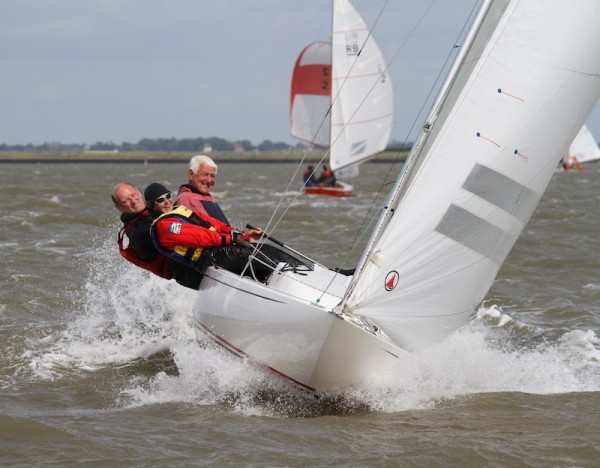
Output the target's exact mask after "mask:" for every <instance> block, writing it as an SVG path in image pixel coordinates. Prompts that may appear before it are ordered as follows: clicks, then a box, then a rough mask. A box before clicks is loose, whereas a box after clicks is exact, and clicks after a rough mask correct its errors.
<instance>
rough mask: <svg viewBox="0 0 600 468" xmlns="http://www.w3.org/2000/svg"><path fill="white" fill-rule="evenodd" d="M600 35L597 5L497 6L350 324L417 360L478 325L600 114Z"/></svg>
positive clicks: (587, 0) (526, 1)
mask: <svg viewBox="0 0 600 468" xmlns="http://www.w3.org/2000/svg"><path fill="white" fill-rule="evenodd" d="M573 24H576V25H578V27H577V28H572V27H565V25H573ZM599 24H600V2H598V1H597V0H581V1H577V2H572V0H552V1H550V0H523V1H495V2H493V4H492V3H491V2H488V5H487V7H485V8H483V9H482V10H481V13H480V16H479V18H478V19H477V21H476V22H475V23H474V26H473V28H472V31H471V33H470V39H469V40H468V42H467V43H466V44H465V48H464V50H463V51H462V55H461V56H460V57H459V58H458V60H457V64H456V66H455V70H456V71H455V73H454V74H453V75H452V76H451V77H450V79H449V81H448V84H447V85H446V86H445V90H444V91H443V93H442V95H441V98H440V99H439V100H438V103H437V104H436V105H435V106H434V108H433V110H432V113H431V115H430V117H429V119H428V121H427V124H426V125H425V127H424V129H423V131H422V134H421V136H420V138H419V140H418V141H417V144H416V145H415V147H414V148H413V151H412V153H411V155H410V157H409V160H408V161H407V164H406V166H407V168H408V169H407V172H406V173H405V174H404V176H403V177H402V178H401V179H400V181H399V182H398V184H397V186H396V187H395V188H394V190H393V192H392V194H391V195H390V198H389V200H388V204H387V208H386V210H385V212H384V214H383V215H382V217H381V220H380V227H379V228H378V229H377V230H376V231H375V233H374V235H373V237H372V239H371V240H370V241H369V246H368V249H367V252H366V253H365V255H364V256H363V259H362V260H361V262H360V263H359V274H357V276H356V277H355V280H354V281H355V282H354V283H353V284H352V285H351V286H350V288H349V294H350V295H349V296H348V297H347V299H346V301H345V302H344V304H343V307H344V309H345V312H347V313H353V314H359V315H362V316H364V317H368V318H369V319H370V320H371V321H373V322H374V323H375V324H377V325H378V326H379V327H380V328H381V329H382V330H383V331H385V333H387V334H388V335H389V336H391V337H392V338H393V339H394V340H395V341H397V342H398V344H399V345H400V346H403V347H405V348H406V349H413V350H414V349H418V348H419V347H421V346H423V345H426V344H429V343H431V342H434V341H437V340H440V339H442V338H443V337H444V336H446V335H447V333H448V332H449V331H451V330H453V329H454V328H455V327H456V326H457V325H458V324H461V323H464V320H465V319H466V317H468V315H469V314H472V312H473V310H474V308H475V307H476V306H477V305H478V304H479V303H480V302H481V301H482V300H483V298H484V296H485V294H486V292H487V291H488V290H489V288H490V286H491V284H492V282H493V280H494V278H495V276H496V273H497V272H498V269H499V268H500V266H501V265H502V262H503V261H504V260H505V258H506V256H507V255H508V253H509V251H510V249H511V248H512V246H513V245H514V243H515V241H516V239H517V237H518V236H519V234H520V233H521V231H522V230H523V228H524V226H525V224H526V223H527V221H528V220H529V218H530V217H531V215H532V213H533V211H534V210H535V208H536V206H537V204H538V201H539V199H540V198H541V196H542V194H543V192H544V190H545V189H546V187H547V185H548V183H549V181H550V178H551V177H552V174H553V173H554V171H555V169H556V166H557V164H558V162H559V161H560V159H561V157H562V155H563V153H564V152H565V150H566V149H567V147H568V145H569V143H570V142H572V141H573V138H574V137H575V135H576V134H577V132H578V131H579V129H580V128H581V127H582V125H583V123H584V121H585V118H586V116H587V115H588V114H589V112H590V111H591V109H592V108H593V106H594V105H595V104H596V102H597V100H598V97H599V92H600V78H599V74H600V54H598V50H597V49H598V46H597V45H598V44H600V28H599V27H598V25H599ZM496 25H498V27H497V28H496ZM582 103H583V105H582Z"/></svg>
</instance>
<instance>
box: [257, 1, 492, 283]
mask: <svg viewBox="0 0 600 468" xmlns="http://www.w3.org/2000/svg"><path fill="white" fill-rule="evenodd" d="M436 1H437V0H431V1H430V2H429V4H428V5H427V6H426V8H425V9H424V10H423V12H422V14H421V15H420V17H419V18H418V20H417V21H416V23H415V24H414V25H413V27H412V28H411V29H410V30H409V32H408V34H407V35H406V37H405V38H404V40H403V41H402V42H401V43H400V44H399V45H398V47H397V48H396V50H395V52H394V53H393V55H392V57H391V59H390V60H389V61H388V60H386V61H385V64H386V65H385V68H384V69H383V70H382V71H381V73H380V74H379V75H378V77H377V79H376V80H374V82H373V86H372V87H371V89H370V90H369V91H368V92H367V93H366V95H365V96H364V97H363V99H362V101H360V103H359V104H358V106H357V107H356V109H355V111H354V112H353V114H352V115H351V116H350V118H349V119H348V121H347V122H346V123H345V124H344V127H343V128H342V130H341V131H340V132H339V133H338V134H337V136H336V137H335V139H334V140H333V142H331V144H330V147H329V148H328V149H327V150H326V151H325V152H324V153H323V154H322V156H321V158H320V159H319V161H318V163H316V166H315V171H316V167H319V166H320V165H321V164H322V163H323V162H324V161H325V160H326V158H328V156H329V154H330V152H331V146H333V145H334V144H335V142H336V141H337V140H338V138H340V137H341V135H342V134H343V132H344V130H345V128H346V127H347V126H348V125H349V124H350V123H351V121H352V119H353V117H354V116H355V115H356V113H357V112H358V111H359V110H360V108H361V107H362V105H363V104H364V103H365V101H366V100H367V98H368V97H369V95H370V94H371V92H372V91H373V89H374V88H375V86H376V85H377V83H378V82H379V80H380V79H382V78H383V77H385V75H386V74H389V68H390V66H391V65H392V63H394V62H395V61H396V59H397V58H398V56H399V54H400V53H401V52H402V51H403V50H404V48H405V47H406V45H407V44H408V42H409V40H410V39H411V38H412V37H413V36H414V35H415V33H416V32H417V30H418V28H419V27H420V25H421V24H422V23H423V21H424V20H425V18H426V17H427V16H428V15H429V13H430V11H431V9H432V8H433V6H434V5H435V4H436ZM480 1H481V0H475V2H474V5H473V8H472V10H471V13H470V14H469V16H468V17H467V19H466V20H465V22H464V24H463V26H462V28H461V30H460V32H459V33H458V35H457V37H456V39H455V41H454V43H453V45H452V48H451V49H450V51H449V52H448V54H447V56H446V59H445V61H444V63H443V64H442V66H441V68H440V70H439V72H438V75H437V76H436V79H435V81H434V83H433V84H432V86H431V87H430V89H429V92H428V94H427V96H426V98H425V99H424V101H423V105H422V106H421V108H420V109H419V112H418V113H417V115H416V117H415V119H414V120H413V123H412V125H411V127H410V129H409V131H408V132H407V134H406V136H405V138H404V141H403V143H402V148H405V147H406V145H407V144H408V139H409V137H410V135H411V134H412V133H413V131H414V129H415V128H416V126H417V124H418V122H420V120H421V116H422V115H423V113H424V111H425V108H426V106H427V104H428V103H429V102H430V100H431V98H432V96H433V94H434V92H435V90H436V89H437V88H438V86H439V82H440V81H441V80H442V78H443V76H444V72H445V70H446V69H447V67H448V64H449V63H450V62H451V59H452V57H453V56H454V55H455V53H456V50H457V49H459V48H460V47H461V46H460V45H459V42H460V40H461V38H463V36H464V33H465V30H466V29H467V28H468V25H469V24H470V22H471V18H472V16H473V15H474V14H475V12H476V11H477V8H476V7H477V4H479V3H480ZM388 3H389V0H385V2H384V3H383V5H382V7H381V8H380V10H379V13H378V15H377V16H376V18H375V21H374V22H373V23H372V25H371V27H370V28H368V34H367V37H366V38H365V40H364V42H363V43H362V45H361V47H360V50H359V53H358V54H357V56H356V58H355V59H354V62H353V63H352V65H351V66H350V69H349V70H348V73H347V74H346V76H345V77H344V79H343V81H342V83H341V85H340V87H339V89H338V92H337V94H336V95H335V96H333V98H332V99H331V102H330V105H329V107H328V109H327V111H326V113H325V115H324V116H323V118H322V120H321V122H320V124H319V126H318V128H317V130H316V131H315V137H316V135H318V134H319V132H320V131H321V130H322V128H323V126H324V125H325V123H326V122H327V119H328V117H329V116H330V115H331V110H332V107H333V105H334V103H335V102H336V100H337V99H338V97H339V94H340V92H341V90H342V89H343V87H344V85H345V83H346V81H347V80H348V78H349V76H350V74H351V72H352V70H353V69H354V67H355V65H356V63H357V61H358V59H359V58H360V55H361V53H362V51H363V48H364V47H365V44H366V43H367V42H368V41H369V39H371V37H372V33H373V31H374V29H375V28H376V26H377V24H378V23H379V21H380V20H381V18H382V16H383V13H384V11H385V9H386V8H387V6H388ZM334 33H335V31H334ZM332 78H333V77H332ZM308 153H309V148H306V149H305V150H304V151H303V153H302V157H301V159H300V161H299V162H298V164H297V166H296V168H295V170H294V172H293V174H292V176H291V178H290V180H289V182H288V185H287V187H286V189H285V191H284V194H283V195H282V196H281V197H280V199H279V201H278V203H277V205H276V207H275V209H274V210H273V213H272V215H271V217H270V219H269V221H268V222H267V225H266V227H265V234H263V238H264V237H265V236H266V233H267V232H268V233H272V232H275V231H276V230H277V228H278V226H279V224H280V223H281V222H282V221H283V219H284V218H285V216H286V214H287V212H288V211H289V209H290V208H291V207H292V206H293V205H294V203H295V202H296V200H297V199H298V197H299V196H300V195H301V193H302V190H300V191H294V192H295V194H294V196H293V197H291V199H290V198H289V197H286V194H288V193H290V192H292V186H293V184H294V181H295V180H296V178H297V177H298V175H299V173H300V171H301V168H302V167H303V166H304V164H305V161H306V159H307V157H308ZM401 153H402V150H398V152H397V153H396V157H395V158H394V160H393V161H392V163H391V164H390V168H389V170H388V172H387V174H386V176H385V177H384V179H383V181H382V183H381V184H380V186H379V190H378V191H377V193H376V194H375V195H374V196H373V200H372V203H371V205H370V206H369V208H368V209H367V212H366V214H365V216H364V217H363V220H362V222H361V223H360V224H359V226H358V229H357V230H356V233H355V236H354V239H353V240H352V244H351V247H350V248H349V249H348V250H347V253H346V255H345V256H344V260H343V261H342V265H345V264H346V263H347V262H348V261H349V259H350V257H351V256H352V254H353V253H354V252H355V251H356V249H357V247H358V245H359V244H360V242H361V241H362V240H363V239H364V237H365V235H366V234H367V233H368V231H369V228H370V227H371V226H372V225H373V224H374V223H375V221H376V220H377V219H378V217H379V214H380V213H381V211H382V210H383V209H384V207H383V204H381V203H380V204H381V205H382V206H380V207H379V208H376V205H377V204H378V200H380V198H381V195H382V192H383V191H384V189H385V188H386V187H387V186H389V185H390V184H392V183H393V182H392V177H391V175H392V173H393V171H394V168H395V166H396V164H397V163H399V162H400V154H401ZM394 181H395V177H394ZM304 186H305V185H304V184H303V185H302V188H304ZM286 198H287V199H288V202H287V204H286V205H285V207H284V201H285V200H286ZM282 207H283V208H282ZM281 210H282V211H281ZM278 213H279V214H278ZM263 238H261V240H263ZM325 290H327V288H326V289H325Z"/></svg>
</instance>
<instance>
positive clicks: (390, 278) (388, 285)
mask: <svg viewBox="0 0 600 468" xmlns="http://www.w3.org/2000/svg"><path fill="white" fill-rule="evenodd" d="M398 277H399V275H398V272H397V271H396V270H392V271H390V272H389V273H388V274H387V276H386V277H385V290H386V291H391V290H393V289H394V288H395V287H396V285H397V284H398Z"/></svg>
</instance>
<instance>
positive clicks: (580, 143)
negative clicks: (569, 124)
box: [566, 125, 600, 163]
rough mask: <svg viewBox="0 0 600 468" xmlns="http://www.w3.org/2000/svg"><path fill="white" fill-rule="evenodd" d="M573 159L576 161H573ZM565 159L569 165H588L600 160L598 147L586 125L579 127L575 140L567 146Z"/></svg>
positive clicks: (599, 148)
mask: <svg viewBox="0 0 600 468" xmlns="http://www.w3.org/2000/svg"><path fill="white" fill-rule="evenodd" d="M575 158H577V159H576V160H575ZM566 159H567V161H566V162H571V163H575V162H578V163H588V162H592V161H597V160H599V159H600V147H598V142H597V141H596V139H595V138H594V136H593V135H592V132H590V129H589V128H588V126H587V125H584V126H583V127H581V130H580V131H579V133H578V134H577V136H576V137H575V140H573V143H571V146H569V150H568V152H567V154H566Z"/></svg>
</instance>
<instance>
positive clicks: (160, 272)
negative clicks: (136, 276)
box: [117, 210, 172, 279]
mask: <svg viewBox="0 0 600 468" xmlns="http://www.w3.org/2000/svg"><path fill="white" fill-rule="evenodd" d="M142 216H149V214H148V210H144V211H142V212H141V213H140V214H139V215H137V216H136V217H135V218H133V219H132V220H131V221H129V223H127V225H125V226H123V227H122V228H121V230H120V231H119V236H118V240H117V242H118V244H119V253H120V254H121V256H122V257H123V258H124V259H125V260H127V261H128V262H131V263H133V264H134V265H136V266H138V267H140V268H143V269H144V270H148V271H149V272H151V273H154V274H155V275H157V276H160V277H161V278H165V279H171V278H172V276H171V269H170V263H171V262H170V260H169V259H168V258H167V257H165V256H163V255H160V254H158V255H156V258H155V259H154V260H152V262H145V261H144V260H142V259H141V258H139V256H138V254H137V253H136V251H135V250H134V249H133V247H132V245H131V244H129V245H128V246H127V247H124V246H123V238H124V237H125V235H127V231H129V229H131V226H133V225H134V224H135V222H136V221H137V220H138V219H140V218H141V217H142ZM148 235H150V233H148Z"/></svg>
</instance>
